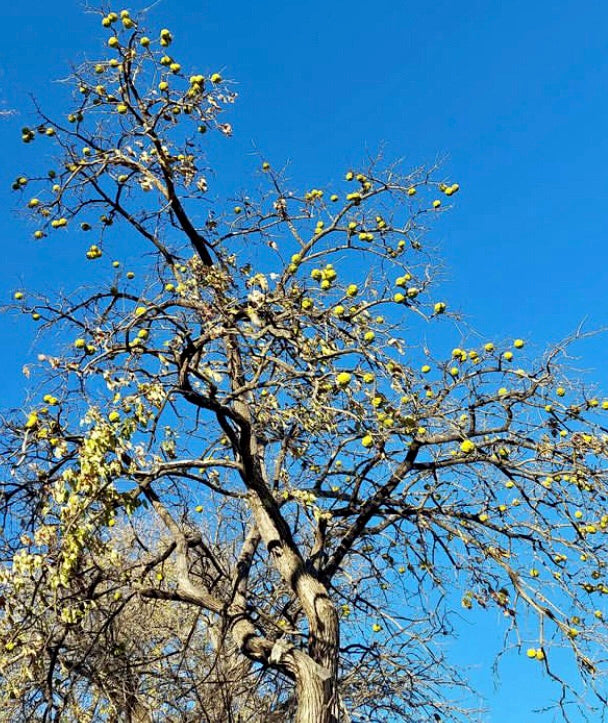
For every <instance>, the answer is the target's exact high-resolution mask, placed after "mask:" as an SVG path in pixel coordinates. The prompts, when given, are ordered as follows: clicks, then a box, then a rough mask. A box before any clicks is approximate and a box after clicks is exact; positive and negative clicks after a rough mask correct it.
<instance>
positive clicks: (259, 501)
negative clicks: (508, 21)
mask: <svg viewBox="0 0 608 723" xmlns="http://www.w3.org/2000/svg"><path fill="white" fill-rule="evenodd" d="M102 25H103V26H104V28H105V29H106V32H107V37H108V46H109V47H108V57H107V58H105V59H104V60H102V61H99V62H92V63H91V62H86V63H84V64H83V65H82V66H81V67H79V68H78V69H77V70H76V71H75V72H74V75H73V81H74V84H75V97H74V105H73V108H72V110H71V112H70V113H69V115H68V116H67V119H66V120H65V121H62V120H60V119H58V118H57V117H55V116H53V117H51V116H50V115H47V114H46V113H45V112H44V111H43V110H42V109H40V110H39V118H38V121H37V122H38V124H37V125H36V126H34V127H31V128H30V127H27V128H24V129H23V132H22V138H23V141H24V142H25V143H28V144H30V143H32V142H34V141H35V144H36V147H38V146H39V144H41V143H44V142H47V141H48V142H50V143H53V144H54V148H55V149H56V152H58V154H59V155H58V157H57V161H56V164H55V170H54V171H52V172H51V173H49V174H48V176H41V177H33V178H26V177H25V176H19V177H17V178H16V179H15V182H14V188H15V191H16V192H18V193H19V194H21V195H22V196H23V195H25V198H24V204H25V205H26V206H27V207H28V209H29V211H30V212H31V214H32V216H33V218H34V219H35V220H36V224H37V226H36V230H35V232H34V236H35V237H36V238H37V239H44V238H46V237H47V236H48V237H50V239H51V240H52V239H53V238H54V237H57V238H60V237H61V236H62V234H65V233H66V232H67V233H71V230H72V229H74V233H80V234H82V237H83V238H86V237H91V236H93V240H94V243H92V244H87V245H86V249H85V251H84V253H86V256H87V258H88V259H90V261H91V263H95V264H98V265H102V266H103V264H104V263H105V260H106V259H107V257H108V256H109V255H110V253H111V250H112V249H113V248H115V245H116V244H117V243H118V241H119V240H120V238H126V237H127V235H128V238H129V243H131V244H133V246H136V245H137V248H139V249H140V250H141V254H142V256H141V262H140V264H139V266H138V268H137V269H136V270H129V269H128V268H123V266H124V265H123V264H121V263H119V262H118V261H114V262H113V264H112V269H108V267H107V266H105V267H104V270H103V271H101V272H100V274H99V277H98V282H97V283H96V285H95V287H94V288H85V289H79V288H77V286H78V284H77V283H75V284H74V286H75V287H76V288H75V289H74V290H71V291H69V292H68V293H66V294H65V295H64V294H63V293H58V294H57V296H56V297H55V298H52V299H47V298H43V297H40V296H36V295H35V294H33V293H32V292H25V293H24V292H22V291H19V292H17V293H16V294H15V304H14V305H13V308H14V309H15V310H17V311H20V312H21V313H25V314H30V315H31V316H32V317H33V319H34V320H35V321H36V322H37V323H38V324H39V325H40V327H41V330H42V331H43V332H52V334H48V335H47V336H44V335H42V337H41V340H40V342H39V343H40V355H39V357H38V364H37V365H32V368H31V372H30V373H31V374H32V375H35V376H34V378H35V379H37V380H39V383H40V384H43V385H44V389H43V392H41V393H40V396H39V397H37V398H36V399H35V400H34V401H33V403H32V405H31V407H30V408H28V409H27V410H26V414H25V415H23V412H22V411H21V410H17V411H15V412H12V413H7V414H6V416H5V420H4V434H3V439H2V445H3V449H2V456H3V461H4V465H3V476H2V482H1V484H2V491H1V501H2V509H3V521H4V538H3V542H2V553H3V565H2V568H1V570H0V582H1V587H2V614H1V615H0V641H1V646H2V654H1V655H0V677H1V678H2V683H3V684H2V686H1V690H2V692H1V693H0V700H2V710H3V711H8V713H7V714H6V715H8V716H9V717H8V718H5V719H8V720H15V721H19V720H28V721H98V720H107V721H119V720H125V721H133V722H135V721H137V722H142V723H143V722H144V721H145V722H146V723H148V722H151V721H176V722H177V721H209V722H210V723H211V722H213V723H219V722H220V721H240V722H245V721H273V720H274V721H284V720H294V721H296V722H297V723H305V722H306V723H308V722H310V721H314V722H316V723H337V721H394V720H398V719H401V720H411V721H416V720H429V719H432V718H433V716H434V717H435V719H436V720H441V719H443V718H444V717H447V718H448V719H450V720H456V719H459V718H461V719H463V720H468V719H470V717H471V715H473V714H472V713H471V711H470V710H466V708H465V707H464V705H463V703H462V701H463V700H464V699H465V697H466V696H460V697H459V695H458V690H459V688H462V689H463V690H466V680H465V679H463V677H461V675H460V674H459V671H458V669H457V667H455V666H454V665H453V664H451V663H450V660H449V659H447V658H446V656H445V646H444V644H443V641H444V640H445V636H449V635H451V634H452V631H453V625H455V624H456V622H457V620H458V616H456V615H455V612H456V609H457V608H461V612H462V614H466V610H467V609H468V608H471V607H473V606H481V607H497V608H498V609H500V610H501V611H502V612H503V613H504V621H505V632H506V633H507V640H508V641H509V644H512V645H515V646H516V647H518V648H519V649H520V650H521V649H522V648H523V656H524V657H528V658H530V661H535V663H533V662H530V663H526V664H537V665H540V666H542V667H543V668H544V669H545V671H546V673H547V675H548V676H550V677H551V678H553V679H554V680H555V682H556V685H557V686H558V690H559V696H558V697H559V702H560V704H561V705H562V710H563V711H564V715H567V708H566V703H567V702H568V701H569V700H570V699H571V698H573V697H574V698H576V697H577V696H578V694H579V693H580V692H581V691H582V690H583V689H584V688H590V689H591V690H593V691H594V692H595V694H596V696H597V700H598V702H599V704H600V705H601V704H603V702H604V700H603V698H602V694H601V687H598V686H597V685H596V682H595V681H596V680H597V676H598V675H600V674H601V672H602V664H603V660H604V657H605V654H604V652H603V651H605V648H606V625H605V621H604V617H603V614H602V602H601V601H602V600H603V596H604V595H605V594H606V593H607V592H608V587H607V585H606V579H605V567H606V562H607V557H608V555H607V553H606V546H605V542H604V534H605V531H606V529H607V527H608V509H607V507H606V489H607V481H606V468H605V466H604V465H605V460H606V452H607V441H606V440H607V437H606V429H605V422H604V421H603V417H602V415H603V414H605V411H604V410H606V409H608V402H606V401H602V400H600V399H598V398H596V397H594V396H593V395H591V394H588V393H586V392H585V390H584V389H583V388H581V387H580V386H576V385H574V384H569V383H567V382H566V381H564V378H563V377H562V376H561V372H560V369H559V367H558V362H559V357H560V356H561V355H562V352H563V349H561V348H558V349H555V350H552V351H550V352H549V353H548V354H547V355H546V356H545V357H544V358H543V359H541V360H538V361H536V362H534V361H532V360H530V359H528V358H526V351H525V348H524V347H525V345H524V341H523V340H520V339H517V340H515V341H514V342H512V343H509V344H508V345H499V344H497V345H496V346H495V345H494V344H493V343H489V342H488V343H485V344H482V345H481V346H477V347H475V348H470V347H469V346H466V347H463V348H457V349H453V350H449V351H448V353H439V354H438V355H437V356H433V354H432V353H431V351H430V350H429V349H427V348H426V346H425V344H424V343H423V341H422V340H423V339H424V336H425V330H426V329H427V328H428V325H429V324H441V323H444V324H449V323H450V321H449V320H450V317H451V316H452V315H451V313H450V310H449V308H448V306H447V303H446V302H444V301H442V300H440V299H437V298H435V297H434V293H435V291H434V286H433V282H434V281H435V279H436V276H437V272H436V260H435V259H434V258H433V255H432V254H430V253H428V252H427V251H426V246H425V244H426V241H425V227H426V225H428V223H430V221H431V219H432V218H433V216H434V215H436V214H437V213H440V212H441V211H442V210H443V208H444V206H442V203H443V204H445V203H446V202H448V201H449V197H450V196H452V195H453V194H454V193H456V192H457V191H458V190H459V189H458V184H455V183H443V182H439V180H437V176H438V170H437V169H434V168H433V169H424V168H418V169H415V170H413V171H411V172H408V173H404V172H403V171H401V170H400V167H399V166H398V165H395V166H386V165H385V164H383V163H382V162H381V161H377V162H373V163H371V164H369V165H368V167H367V168H365V169H363V170H361V171H357V170H348V171H347V172H346V175H345V178H344V181H343V182H341V183H339V184H337V185H336V188H335V189H329V190H326V189H323V190H321V189H318V188H310V189H308V190H306V191H304V192H296V191H295V190H291V189H290V188H289V186H288V184H287V183H286V181H285V179H284V176H283V174H282V173H281V172H279V171H275V170H274V169H273V168H272V167H271V166H270V164H268V163H266V162H264V163H263V164H262V165H261V168H260V177H261V179H262V186H263V188H262V190H261V191H260V193H259V194H258V195H257V196H255V197H254V196H253V195H250V196H243V197H242V198H236V199H235V200H233V201H231V203H230V205H231V206H233V207H232V208H231V209H228V208H227V205H226V203H223V202H221V201H219V200H217V199H211V198H210V197H209V191H208V181H207V179H206V178H205V176H204V173H203V172H202V171H201V168H202V167H203V165H204V157H203V151H202V148H201V146H202V145H203V146H204V142H206V139H207V135H205V134H212V133H219V134H220V135H224V136H229V135H230V132H231V127H230V125H229V123H228V122H226V121H225V118H224V113H225V108H226V106H227V105H229V104H232V103H233V101H234V99H235V94H234V93H233V92H232V90H231V86H230V84H229V83H227V82H226V81H225V80H224V79H223V78H222V77H221V76H220V75H219V74H218V73H215V74H211V75H202V74H198V73H194V74H192V75H191V76H186V75H184V72H183V69H182V67H181V65H180V63H179V62H178V61H177V60H176V59H175V57H174V56H173V46H172V36H171V33H170V31H168V30H162V31H161V32H160V34H159V35H155V36H154V37H153V38H150V37H148V36H146V35H145V33H144V31H143V29H142V28H140V26H139V23H138V21H137V20H136V19H134V18H131V17H130V16H129V14H128V13H127V12H126V11H123V12H122V13H121V14H120V15H118V14H115V13H110V14H109V15H103V16H102ZM32 188H34V189H35V190H34V191H30V189H32ZM66 227H67V229H66ZM45 345H46V346H45ZM455 591H460V592H455ZM455 602H457V603H458V605H457V606H456V607H455ZM526 611H527V612H532V613H533V614H534V615H535V616H536V618H537V620H538V632H537V637H536V638H535V639H534V640H533V641H525V640H521V639H520V632H519V631H520V626H519V625H520V623H519V621H520V618H521V616H522V614H524V613H525V612H526ZM559 647H566V648H568V649H569V650H570V651H571V653H572V656H573V659H574V660H575V661H576V663H577V665H578V668H579V670H580V673H581V676H582V678H581V685H580V686H579V685H578V684H577V683H575V682H571V681H569V680H567V679H566V677H564V675H563V673H562V672H561V671H560V669H559V668H558V667H557V665H555V666H554V664H553V656H552V651H553V650H554V649H557V648H559ZM591 715H592V717H593V716H595V718H594V719H595V720H597V715H598V713H597V711H595V712H593V713H592V714H591Z"/></svg>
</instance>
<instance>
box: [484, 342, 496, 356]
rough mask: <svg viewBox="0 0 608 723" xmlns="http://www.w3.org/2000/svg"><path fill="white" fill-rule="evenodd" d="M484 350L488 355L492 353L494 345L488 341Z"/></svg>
mask: <svg viewBox="0 0 608 723" xmlns="http://www.w3.org/2000/svg"><path fill="white" fill-rule="evenodd" d="M484 349H485V350H486V351H487V352H488V353H490V352H493V351H494V344H492V342H491V341H490V342H488V343H487V344H486V345H485V346H484Z"/></svg>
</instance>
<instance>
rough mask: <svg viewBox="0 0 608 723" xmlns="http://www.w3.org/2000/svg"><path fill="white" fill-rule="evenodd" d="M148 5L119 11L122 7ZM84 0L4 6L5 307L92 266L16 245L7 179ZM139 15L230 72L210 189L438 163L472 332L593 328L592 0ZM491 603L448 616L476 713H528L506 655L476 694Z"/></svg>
mask: <svg viewBox="0 0 608 723" xmlns="http://www.w3.org/2000/svg"><path fill="white" fill-rule="evenodd" d="M152 2H153V0H149V1H148V2H141V1H140V0H134V2H132V3H130V4H129V5H127V7H129V9H130V10H131V11H132V13H134V12H135V11H137V10H140V9H142V8H143V7H145V6H147V5H151V4H152ZM82 6H83V3H80V2H77V1H76V0H53V1H52V2H48V0H29V1H28V2H27V3H13V2H11V3H9V2H5V3H4V7H3V11H2V18H3V30H2V42H1V44H0V110H11V109H15V110H16V111H17V114H16V115H15V116H13V117H0V138H1V144H2V149H3V155H2V164H1V167H0V198H1V202H2V209H3V213H2V215H1V216H0V234H1V237H2V241H3V244H2V263H3V273H2V276H1V281H2V283H1V286H2V288H1V289H0V299H2V300H9V299H10V296H11V295H12V293H13V291H14V290H15V289H16V288H23V287H25V288H34V287H36V286H42V287H44V288H45V289H53V288H58V287H60V286H61V285H62V284H64V285H65V286H66V287H73V286H75V285H77V284H78V282H79V280H80V279H81V277H82V278H86V275H87V274H89V275H90V273H91V272H90V270H89V269H88V268H87V269H85V263H86V262H84V261H83V260H82V256H83V255H82V254H79V255H78V256H77V258H75V259H74V260H70V259H72V256H71V255H70V254H66V253H65V250H64V249H61V248H58V245H59V244H60V243H64V242H59V241H57V240H55V239H48V240H47V241H45V242H44V245H41V244H36V243H35V242H34V241H33V240H31V228H29V227H28V226H27V225H26V224H25V222H24V221H23V220H22V219H20V217H19V216H18V215H16V214H15V213H13V210H12V209H13V208H14V206H15V204H16V198H15V196H14V195H12V194H11V192H10V183H11V181H12V180H13V178H14V177H15V176H16V175H18V174H19V173H20V172H22V169H26V170H27V169H28V168H30V167H31V163H32V160H33V156H34V155H35V154H36V153H38V149H41V148H42V146H41V144H38V143H36V144H33V145H31V146H25V145H23V144H21V142H20V140H19V128H20V127H21V126H22V125H25V124H27V122H28V121H29V120H31V117H32V116H30V115H29V114H28V111H29V108H30V107H31V104H30V101H29V98H28V94H29V93H34V94H35V95H36V97H37V98H38V100H39V101H40V102H41V103H42V105H43V106H44V107H45V108H47V109H50V108H54V107H55V108H56V107H57V104H58V102H59V101H61V104H62V107H61V110H62V112H65V111H67V110H68V105H67V103H66V91H65V89H64V87H63V86H62V85H61V84H58V83H54V82H53V81H57V80H59V79H61V78H64V77H65V76H66V75H67V71H68V67H69V63H70V62H74V61H78V60H79V59H81V58H82V57H83V55H84V54H86V55H87V56H88V57H97V56H98V55H100V54H101V53H102V47H103V34H102V32H101V27H100V25H99V20H98V17H97V16H91V15H86V14H84V13H83V12H82ZM113 9H116V10H120V9H121V7H118V6H117V7H115V8H114V7H113ZM149 23H150V24H151V25H152V26H154V27H155V28H156V29H158V28H159V27H163V26H167V27H169V28H171V30H172V31H173V33H174V36H175V39H176V43H175V50H176V54H179V59H180V61H181V62H182V65H183V66H184V69H185V70H186V72H187V73H188V72H189V69H187V68H188V66H190V65H191V67H192V70H193V71H194V70H196V71H198V72H203V73H206V72H213V71H218V70H219V71H221V72H222V75H224V76H225V77H226V78H230V79H234V80H235V81H236V82H237V83H238V91H239V94H240V99H239V102H238V104H237V106H236V107H235V109H234V111H233V112H232V113H231V118H230V121H231V122H232V123H233V126H234V130H235V133H234V137H233V138H232V139H231V140H230V141H229V142H227V143H225V144H223V146H222V151H221V154H220V153H216V154H215V155H214V157H213V160H214V161H215V162H217V163H219V165H220V171H219V175H218V178H217V181H216V182H215V184H216V185H215V188H214V187H213V183H212V190H221V191H225V192H229V191H230V190H234V191H240V190H243V189H245V188H247V187H251V188H255V186H256V183H257V182H256V180H255V176H254V169H255V168H256V167H257V166H258V159H257V156H255V155H252V154H253V152H254V148H257V149H259V151H260V152H261V153H262V154H263V156H264V157H265V158H267V159H268V160H270V161H271V162H272V163H273V165H275V166H282V165H283V164H285V163H287V162H288V163H289V175H290V176H291V178H292V179H293V181H294V185H299V186H300V187H304V186H306V187H311V186H316V187H323V186H325V185H327V184H328V183H330V182H331V181H332V180H334V181H335V180H337V179H340V178H342V176H343V173H344V171H345V170H346V169H347V168H349V167H351V166H356V165H357V164H358V163H360V162H361V161H363V160H364V159H365V157H366V156H367V155H368V154H371V155H374V154H375V153H376V152H377V151H378V149H379V148H381V147H384V152H385V155H386V157H387V158H398V157H403V158H405V159H406V161H407V162H408V163H411V165H418V164H421V163H432V162H434V161H435V160H436V159H437V158H446V159H447V160H446V161H445V164H444V169H445V175H446V177H449V178H450V179H451V180H457V181H458V182H459V183H460V186H461V193H460V194H458V196H456V197H454V198H455V201H456V202H455V208H454V210H453V211H451V212H450V213H449V214H446V215H444V216H443V217H442V218H441V221H440V222H439V223H438V224H437V226H436V228H435V230H434V232H433V235H432V240H433V243H434V244H436V245H437V246H438V247H439V248H440V249H441V253H442V255H443V258H444V260H445V275H446V282H445V287H444V288H445V294H444V296H446V297H447V299H448V301H449V303H450V305H451V306H452V307H458V308H460V309H461V310H462V311H463V312H464V313H465V316H466V319H467V320H468V322H469V323H470V324H471V326H472V327H473V328H475V329H477V330H478V331H479V332H480V333H482V334H483V335H484V336H488V337H492V338H496V339H501V338H514V337H516V336H517V337H523V338H525V339H527V340H531V341H533V342H534V343H533V344H532V348H533V349H534V350H536V351H537V352H538V353H542V351H543V350H544V349H545V348H546V346H547V345H548V344H549V343H550V342H555V341H557V340H560V339H562V338H563V337H565V336H567V335H568V334H569V333H571V332H572V331H573V330H574V329H575V328H576V327H577V326H578V325H579V323H580V322H581V321H585V322H586V327H587V328H589V329H592V328H597V327H600V326H605V325H608V304H607V300H606V299H607V289H608V250H607V249H608V245H607V243H606V229H607V228H608V224H607V223H606V216H607V211H606V209H607V202H606V194H607V190H608V179H607V169H608V133H607V132H606V129H607V128H608V94H607V92H606V88H607V79H608V52H607V51H608V40H607V35H606V28H607V27H608V5H606V3H605V2H599V1H597V2H582V3H581V2H572V1H570V0H561V1H559V0H558V2H555V0H553V1H552V2H548V1H547V0H536V2H530V0H510V2H499V1H498V0H485V1H483V2H482V0H471V1H470V2H468V3H456V2H453V0H451V1H448V0H434V2H432V3H428V2H417V3H411V2H408V3H406V2H403V1H402V0H375V2H363V1H362V0H349V1H348V2H346V1H344V0H335V1H334V2H333V3H327V2H326V1H325V0H308V2H306V3H296V2H289V1H287V2H285V0H281V1H279V0H265V1H264V2H257V3H256V2H251V0H247V2H245V0H234V1H233V2H210V1H209V0H173V1H171V0H161V1H160V2H158V3H156V5H154V7H152V9H151V10H150V12H149ZM64 238H68V239H69V236H66V237H64ZM65 243H69V241H68V242H65ZM32 327H33V325H32V322H31V321H29V320H27V319H26V318H24V319H23V320H17V321H15V320H14V319H11V320H8V319H6V318H0V339H2V345H3V349H2V356H1V357H0V358H2V360H3V361H2V364H3V370H2V371H3V373H2V375H1V377H0V391H1V393H2V396H3V406H7V405H18V404H20V402H21V400H22V395H21V393H20V391H19V389H20V385H22V380H23V377H22V376H21V373H20V370H21V366H22V365H23V363H25V362H26V361H27V360H28V358H31V349H32V347H31V343H30V342H31V339H32ZM454 341H455V342H457V341H459V339H458V338H457V337H455V339H454ZM446 344H447V345H448V346H451V345H452V340H449V341H447V340H446ZM605 347H606V337H605V336H601V337H596V338H594V339H593V340H590V341H589V340H588V341H585V342H584V343H582V344H580V345H579V346H578V347H577V348H576V350H575V351H577V352H578V354H579V355H580V362H578V366H580V367H583V368H585V369H589V370H591V371H590V372H589V373H588V375H587V378H588V379H590V380H591V379H595V380H597V382H598V385H599V387H600V389H601V390H603V391H604V392H606V391H608V371H607V370H606V364H605V359H606V354H605ZM494 615H495V614H494V613H488V614H487V616H486V619H485V621H484V620H480V621H479V622H477V623H476V624H475V625H472V626H467V627H466V628H465V637H464V639H463V641H462V642H461V643H460V644H459V645H458V646H457V647H456V650H457V654H458V656H459V660H461V661H462V663H463V664H467V663H468V664H479V665H480V666H482V669H481V670H480V671H479V673H478V674H477V673H476V675H475V677H476V679H479V682H480V685H481V687H482V688H483V691H484V692H485V693H486V695H487V702H488V704H489V707H490V712H489V713H488V715H487V716H485V717H484V718H483V720H484V721H486V720H487V721H491V723H502V722H503V721H505V722H506V721H518V722H519V721H524V722H525V721H528V720H532V717H533V716H532V714H531V712H530V711H531V709H532V707H533V706H536V705H542V703H543V699H542V695H543V693H545V692H546V687H545V685H544V684H543V683H542V680H541V675H540V672H539V668H540V666H536V667H534V665H533V664H532V665H531V664H529V663H528V662H527V661H525V660H522V659H521V658H519V657H518V656H517V655H514V656H512V657H508V658H507V659H506V660H505V663H504V667H503V668H502V670H503V682H502V686H501V687H500V689H499V690H498V692H493V690H492V686H491V682H490V681H491V674H490V672H489V669H488V666H489V665H490V664H491V661H492V654H493V653H494V652H495V651H496V650H497V649H498V648H499V646H500V633H495V632H493V631H494V627H493V626H494V623H495V622H496V620H495V618H494ZM483 666H485V668H486V670H485V672H484V671H483ZM538 720H547V721H548V720H553V717H552V716H550V715H549V714H543V715H541V716H539V717H538Z"/></svg>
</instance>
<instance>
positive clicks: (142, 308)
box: [135, 306, 147, 316]
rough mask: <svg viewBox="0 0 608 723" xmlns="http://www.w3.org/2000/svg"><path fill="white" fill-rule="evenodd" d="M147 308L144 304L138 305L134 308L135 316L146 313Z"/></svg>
mask: <svg viewBox="0 0 608 723" xmlns="http://www.w3.org/2000/svg"><path fill="white" fill-rule="evenodd" d="M146 311H147V309H146V307H145V306H138V307H137V308H136V309H135V316H143V315H144V314H145V313H146Z"/></svg>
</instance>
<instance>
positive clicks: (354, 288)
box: [346, 284, 359, 296]
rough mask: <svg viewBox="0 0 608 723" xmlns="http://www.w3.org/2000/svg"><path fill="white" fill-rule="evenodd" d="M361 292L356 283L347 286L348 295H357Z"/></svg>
mask: <svg viewBox="0 0 608 723" xmlns="http://www.w3.org/2000/svg"><path fill="white" fill-rule="evenodd" d="M358 293H359V289H358V288H357V285H356V284H349V285H348V286H347V287H346V295H347V296H356V295H357V294H358Z"/></svg>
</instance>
